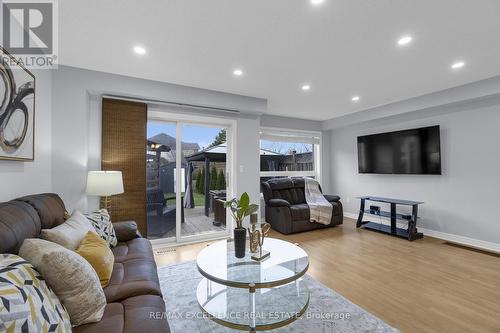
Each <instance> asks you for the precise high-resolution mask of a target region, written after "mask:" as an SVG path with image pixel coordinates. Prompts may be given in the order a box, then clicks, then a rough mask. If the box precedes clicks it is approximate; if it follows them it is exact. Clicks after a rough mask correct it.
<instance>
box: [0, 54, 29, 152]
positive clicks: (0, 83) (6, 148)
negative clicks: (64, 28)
mask: <svg viewBox="0 0 500 333" xmlns="http://www.w3.org/2000/svg"><path fill="white" fill-rule="evenodd" d="M34 133H35V76H34V75H33V74H31V72H29V71H28V70H27V69H26V68H24V66H22V65H21V64H19V63H18V62H17V61H16V59H15V58H14V57H12V56H11V55H10V54H9V53H8V52H7V51H5V50H4V49H3V48H2V47H0V159H7V160H17V161H33V160H34V153H35V136H34Z"/></svg>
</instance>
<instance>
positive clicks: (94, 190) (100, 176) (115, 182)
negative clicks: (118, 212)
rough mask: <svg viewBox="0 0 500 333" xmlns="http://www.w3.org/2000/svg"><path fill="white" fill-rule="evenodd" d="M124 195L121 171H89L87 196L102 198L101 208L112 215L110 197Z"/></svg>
mask: <svg viewBox="0 0 500 333" xmlns="http://www.w3.org/2000/svg"><path fill="white" fill-rule="evenodd" d="M121 193H123V177H122V172H121V171H89V173H88V176H87V195H92V196H99V197H101V207H102V208H105V209H107V210H108V213H109V214H110V215H111V212H110V211H111V200H110V199H109V197H110V196H112V195H115V194H121Z"/></svg>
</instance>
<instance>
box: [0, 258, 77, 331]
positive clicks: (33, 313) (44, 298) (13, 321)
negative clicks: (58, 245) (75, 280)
mask: <svg viewBox="0 0 500 333" xmlns="http://www.w3.org/2000/svg"><path fill="white" fill-rule="evenodd" d="M0 332H61V333H63V332H71V323H70V319H69V315H68V312H66V309H65V308H64V306H63V305H62V304H61V302H60V301H59V299H58V298H57V296H56V295H55V294H54V292H53V291H52V290H51V289H50V288H49V287H48V286H47V283H46V282H45V280H44V279H43V277H42V276H40V273H38V272H37V271H36V270H35V269H34V268H33V266H32V265H31V264H30V263H28V262H27V261H25V260H24V259H23V258H21V257H19V256H16V255H13V254H0Z"/></svg>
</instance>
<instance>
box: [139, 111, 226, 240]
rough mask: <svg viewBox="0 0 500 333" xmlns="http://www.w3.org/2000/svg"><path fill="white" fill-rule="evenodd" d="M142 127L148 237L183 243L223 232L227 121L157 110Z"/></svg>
mask: <svg viewBox="0 0 500 333" xmlns="http://www.w3.org/2000/svg"><path fill="white" fill-rule="evenodd" d="M162 118H165V119H162ZM203 120H206V122H204V121H203ZM147 127H148V141H147V146H148V149H147V150H148V153H147V156H146V160H147V170H146V173H147V184H146V186H147V190H146V191H147V211H148V215H147V221H148V235H147V236H148V238H149V239H151V240H164V241H170V242H185V241H194V240H201V239H210V238H216V237H217V238H218V237H222V236H226V235H228V229H227V228H226V220H227V214H226V209H225V208H224V202H225V200H226V197H227V196H228V194H230V193H231V188H230V184H231V180H230V177H229V175H230V174H231V172H230V170H231V161H232V158H231V157H232V156H231V147H232V146H231V135H230V133H231V132H232V128H231V125H230V124H224V123H222V124H218V123H216V122H214V121H213V120H211V119H208V118H207V119H202V118H200V117H196V118H195V119H192V120H191V121H190V120H189V119H186V117H185V116H184V117H183V119H175V116H172V115H170V116H168V117H165V115H162V114H161V113H160V117H159V116H158V115H157V116H154V115H151V116H150V119H149V120H148V126H147Z"/></svg>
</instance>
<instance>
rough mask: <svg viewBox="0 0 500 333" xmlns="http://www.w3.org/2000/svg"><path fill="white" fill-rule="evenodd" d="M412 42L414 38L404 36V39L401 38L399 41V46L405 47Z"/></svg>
mask: <svg viewBox="0 0 500 333" xmlns="http://www.w3.org/2000/svg"><path fill="white" fill-rule="evenodd" d="M412 40H413V38H412V37H411V36H404V37H401V38H400V39H399V40H398V45H399V46H403V45H407V44H410V43H411V41H412Z"/></svg>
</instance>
